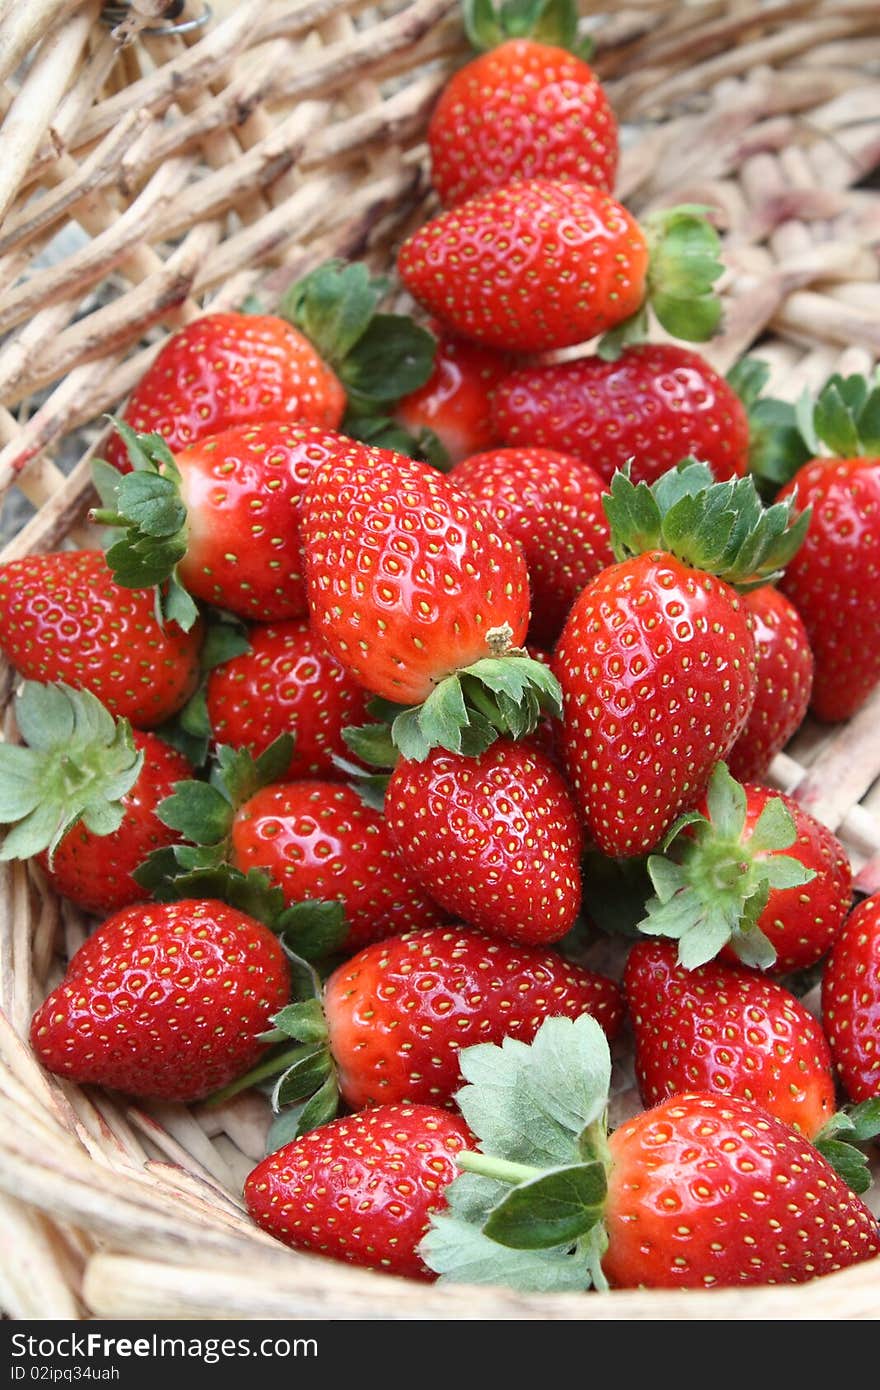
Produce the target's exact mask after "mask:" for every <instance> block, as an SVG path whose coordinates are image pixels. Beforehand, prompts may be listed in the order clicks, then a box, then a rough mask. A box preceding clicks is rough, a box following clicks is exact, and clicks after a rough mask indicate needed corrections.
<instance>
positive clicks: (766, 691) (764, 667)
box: [727, 584, 813, 782]
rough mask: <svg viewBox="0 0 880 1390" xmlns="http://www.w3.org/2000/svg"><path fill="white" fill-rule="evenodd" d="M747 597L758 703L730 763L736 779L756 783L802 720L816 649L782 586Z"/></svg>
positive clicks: (808, 697) (730, 757) (735, 746)
mask: <svg viewBox="0 0 880 1390" xmlns="http://www.w3.org/2000/svg"><path fill="white" fill-rule="evenodd" d="M743 602H744V603H745V606H746V608H747V609H748V611H749V612H750V613H751V616H752V625H753V626H752V636H753V637H754V639H755V657H756V661H757V671H756V690H755V703H754V705H753V706H752V712H751V714H750V715H749V717H748V719H747V720H746V725H745V728H744V729H743V731H742V733H741V734H740V736H739V738H738V739H737V741H736V743H735V744H734V745H733V747H732V748H731V750H730V753H729V754H728V757H727V763H728V766H729V768H730V771H731V772H732V773H733V776H734V777H736V778H737V780H738V781H740V782H756V781H759V780H760V779H762V778H763V777H764V774H765V773H766V771H767V769H768V768H769V766H770V764H771V762H772V761H773V759H774V758H775V756H776V754H777V753H778V752H779V751H780V750H781V749H783V748H784V747H785V745H786V744H787V743H788V740H789V739H790V738H791V736H792V734H794V733H795V731H796V730H797V729H799V728H800V726H801V724H802V722H803V719H804V715H805V714H806V712H807V706H808V704H809V703H810V691H811V690H812V688H813V653H812V652H811V650H810V644H809V642H808V641H807V634H806V631H805V629H804V625H803V623H802V622H801V619H800V617H799V615H798V611H797V609H796V608H795V607H794V604H792V603H791V602H790V600H789V599H787V598H786V597H785V595H784V594H781V593H780V592H779V590H778V589H774V588H773V587H772V585H769V584H765V585H763V586H762V588H760V589H752V591H751V592H750V593H747V594H744V595H743Z"/></svg>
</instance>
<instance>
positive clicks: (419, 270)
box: [397, 179, 720, 352]
mask: <svg viewBox="0 0 880 1390" xmlns="http://www.w3.org/2000/svg"><path fill="white" fill-rule="evenodd" d="M716 251H717V237H716V236H715V234H714V232H712V231H711V230H710V229H709V227H708V224H706V223H705V222H704V221H702V220H701V219H700V218H699V217H697V216H696V215H695V214H693V213H692V212H689V211H685V210H683V209H672V210H668V211H664V212H662V213H659V214H656V215H655V217H654V219H653V220H652V221H650V222H649V223H648V224H646V227H645V229H644V230H643V229H642V228H640V227H639V225H638V223H637V222H636V221H635V220H634V219H633V218H632V217H631V216H630V214H629V213H628V212H627V211H626V209H625V208H623V207H621V205H620V204H619V203H616V202H615V201H614V200H613V198H610V197H609V196H608V194H607V193H603V192H601V190H599V189H596V188H591V187H590V186H589V185H588V184H583V183H571V182H568V183H566V182H563V181H559V180H553V179H528V180H525V181H523V182H521V183H515V184H512V185H510V186H509V187H507V188H499V189H494V190H492V191H491V192H489V193H482V194H480V195H478V196H477V197H475V198H471V199H470V200H469V201H468V202H466V203H462V204H461V205H460V206H458V207H455V208H453V209H451V210H450V211H448V212H444V213H441V214H440V216H438V217H435V218H434V219H433V220H432V221H430V222H428V223H426V224H425V225H424V226H423V227H421V228H419V230H418V231H416V232H414V233H413V235H412V236H411V237H410V238H409V239H408V240H407V241H406V242H404V244H403V246H402V248H401V251H400V254H399V256H398V262H397V267H398V271H399V273H400V276H401V279H402V280H403V282H404V284H405V285H406V287H407V289H408V290H409V291H410V293H411V294H412V295H413V296H414V297H415V298H416V299H417V300H418V301H419V303H420V304H422V305H423V306H424V308H426V309H427V310H428V311H429V312H430V313H432V314H434V315H436V317H437V318H438V319H439V320H440V321H441V323H442V324H444V325H445V326H446V327H447V328H448V329H450V330H451V331H453V332H455V333H460V334H461V335H462V336H463V337H466V338H473V339H475V340H476V341H477V342H479V343H484V344H485V345H486V346H488V347H495V348H501V349H502V350H504V351H508V352H510V351H513V352H517V351H520V352H541V351H545V350H548V349H554V348H563V347H570V346H572V345H573V344H575V343H582V342H586V341H587V339H589V338H593V337H595V336H596V334H597V333H604V332H606V331H607V330H609V329H612V328H619V329H620V332H621V333H623V332H624V330H623V327H622V325H623V324H624V321H629V320H631V319H632V318H633V316H638V325H637V327H638V331H641V329H642V327H643V326H644V315H643V314H642V310H643V309H644V307H645V304H646V302H647V300H648V299H650V301H651V303H652V304H653V305H654V308H655V312H656V313H657V315H658V317H659V318H660V321H661V322H662V323H663V325H664V327H666V328H668V329H669V331H670V332H672V333H674V334H678V335H679V336H682V337H688V338H690V339H692V340H697V341H699V340H700V339H703V338H707V337H710V336H711V334H712V332H713V331H714V329H715V327H716V324H717V322H718V317H719V312H720V310H719V306H718V302H717V301H716V300H715V299H714V298H713V296H712V295H711V293H710V290H711V285H712V283H713V281H714V280H715V279H717V277H718V275H719V274H720V265H719V262H718V261H717V259H716ZM670 290H671V291H672V292H671V293H670ZM632 327H633V328H635V327H636V325H632Z"/></svg>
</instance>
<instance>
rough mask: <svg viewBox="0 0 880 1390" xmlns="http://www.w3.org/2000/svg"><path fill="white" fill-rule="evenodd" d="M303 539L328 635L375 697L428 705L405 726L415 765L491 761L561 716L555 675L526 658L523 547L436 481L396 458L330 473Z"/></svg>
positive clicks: (324, 470) (314, 603)
mask: <svg viewBox="0 0 880 1390" xmlns="http://www.w3.org/2000/svg"><path fill="white" fill-rule="evenodd" d="M302 534H303V544H304V547H305V552H306V568H307V580H308V590H309V605H310V608H311V613H312V623H313V625H314V627H315V629H316V631H317V632H318V633H319V634H320V636H321V637H322V638H323V639H324V640H325V642H326V643H327V646H328V647H329V649H330V650H331V652H332V653H333V655H334V656H335V657H336V658H337V660H338V661H339V662H340V663H341V664H342V665H343V666H344V667H345V669H346V670H347V671H348V672H349V673H350V674H351V675H352V676H353V677H354V678H355V680H357V681H359V682H360V683H361V684H362V685H364V686H366V688H367V689H368V690H371V691H372V692H373V693H374V694H377V695H381V696H383V697H384V698H385V699H386V700H389V701H393V702H395V704H397V705H404V704H409V705H417V706H418V708H416V709H412V710H408V711H404V712H402V713H401V714H400V715H399V716H398V717H397V718H396V719H395V722H394V725H393V730H392V731H393V734H394V738H395V742H396V743H397V744H398V746H399V748H400V749H401V751H402V752H403V754H404V756H406V757H415V758H420V757H425V756H426V754H427V752H428V750H429V749H430V748H431V747H434V746H437V745H441V746H443V747H445V748H448V749H449V750H450V751H451V752H459V751H467V752H472V751H479V750H480V749H481V748H485V747H487V746H488V744H489V743H490V742H492V740H493V739H494V738H496V737H497V736H498V734H499V732H511V733H513V734H514V735H515V736H521V735H523V734H526V733H529V732H531V730H532V729H533V728H534V727H535V724H536V723H537V720H538V717H539V714H540V709H541V707H542V705H543V706H547V707H554V708H555V707H556V698H557V691H556V687H555V681H554V680H553V677H552V675H551V674H550V672H549V671H547V670H546V668H544V667H542V666H540V665H539V664H538V663H536V662H533V661H531V660H530V658H528V657H527V656H526V655H525V654H524V653H523V652H521V651H520V650H518V646H519V644H520V643H521V642H522V640H523V638H524V637H525V634H526V628H527V627H528V619H529V589H528V575H527V572H526V564H525V560H524V558H523V554H522V551H521V549H520V547H519V546H518V545H517V543H516V542H515V541H512V540H511V539H510V538H509V537H508V536H506V535H504V534H503V533H502V532H501V531H500V530H498V529H497V528H496V527H495V526H494V524H493V523H492V521H491V520H490V518H489V516H488V515H487V514H486V512H484V511H483V509H482V508H481V507H479V506H477V505H476V504H474V503H473V502H471V501H470V500H469V499H468V498H466V497H465V495H464V494H463V493H462V492H459V490H458V489H457V488H455V487H453V486H452V485H451V484H450V483H449V482H448V481H447V479H446V478H444V477H442V476H441V475H440V474H438V473H437V471H436V470H435V469H432V468H429V467H427V466H426V465H425V464H421V463H417V462H415V461H414V460H412V459H408V458H404V457H403V456H402V455H399V454H397V455H395V454H390V453H385V454H384V455H383V456H382V458H381V459H379V460H378V461H373V460H372V459H371V460H370V463H369V465H368V466H355V465H353V464H351V463H348V464H333V463H328V464H327V465H325V466H323V467H320V468H318V469H317V471H316V472H315V474H314V476H313V478H312V482H311V484H310V485H309V487H308V489H307V491H306V494H305V498H304V502H303V522H302ZM465 677H467V678H468V681H467V683H466V684H462V682H463V681H464V678H465ZM428 697H430V698H428ZM466 697H468V698H466ZM422 702H424V703H422ZM465 736H466V738H465Z"/></svg>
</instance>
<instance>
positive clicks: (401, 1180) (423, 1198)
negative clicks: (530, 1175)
mask: <svg viewBox="0 0 880 1390" xmlns="http://www.w3.org/2000/svg"><path fill="white" fill-rule="evenodd" d="M470 1138H471V1136H470V1133H469V1131H468V1128H467V1126H466V1125H465V1124H464V1122H463V1121H462V1120H460V1119H459V1118H458V1116H457V1115H451V1114H450V1113H449V1111H448V1110H438V1109H436V1108H435V1107H434V1106H432V1105H380V1106H378V1107H377V1108H376V1109H375V1110H367V1111H364V1112H363V1114H360V1115H349V1116H346V1117H345V1118H344V1119H339V1120H332V1121H331V1122H330V1123H329V1124H327V1125H323V1126H322V1127H321V1128H320V1129H316V1130H313V1131H312V1132H311V1133H310V1134H304V1135H303V1136H302V1137H301V1138H299V1139H296V1140H295V1141H294V1142H293V1143H291V1144H285V1145H284V1147H283V1148H281V1149H278V1150H277V1152H275V1153H270V1154H269V1155H268V1157H266V1158H264V1159H263V1161H262V1163H258V1164H257V1166H256V1168H255V1169H254V1170H253V1172H252V1173H251V1174H250V1175H249V1177H248V1179H247V1181H246V1182H245V1185H244V1199H245V1202H246V1204H247V1209H248V1212H249V1213H250V1215H251V1216H252V1217H253V1219H254V1221H256V1222H257V1224H258V1225H259V1226H262V1228H263V1230H264V1231H268V1232H269V1234H270V1235H273V1236H275V1237H276V1239H277V1240H281V1241H283V1242H284V1244H285V1245H292V1246H293V1248H294V1249H295V1250H313V1251H314V1252H315V1253H316V1254H319V1255H330V1256H331V1257H332V1258H334V1259H337V1260H345V1261H346V1262H347V1263H349V1264H355V1265H363V1266H365V1267H366V1268H367V1269H378V1270H382V1271H384V1272H385V1273H388V1274H402V1275H406V1276H408V1277H409V1278H410V1279H429V1278H431V1277H432V1275H431V1273H430V1271H429V1270H428V1269H427V1267H426V1266H425V1264H424V1263H423V1261H422V1260H421V1258H420V1257H419V1253H418V1246H419V1242H420V1240H421V1239H422V1237H423V1236H424V1234H425V1232H426V1231H427V1229H428V1226H429V1224H430V1218H431V1214H432V1212H435V1211H442V1210H443V1206H444V1200H443V1191H444V1188H445V1187H446V1186H447V1185H448V1184H449V1183H450V1182H451V1181H452V1179H453V1178H454V1177H456V1175H457V1171H458V1170H457V1169H456V1166H455V1155H456V1154H459V1153H461V1152H462V1150H463V1149H466V1148H467V1146H468V1143H469V1142H470Z"/></svg>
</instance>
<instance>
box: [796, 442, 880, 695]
mask: <svg viewBox="0 0 880 1390" xmlns="http://www.w3.org/2000/svg"><path fill="white" fill-rule="evenodd" d="M779 495H780V497H794V496H796V497H797V504H798V506H799V507H800V506H803V507H806V506H810V507H811V508H812V516H811V518H810V528H809V530H808V532H807V538H806V540H805V541H804V544H803V546H802V548H801V551H800V554H799V555H797V556H796V557H795V559H794V560H793V561H792V563H791V565H790V566H789V569H788V571H787V572H786V575H785V578H784V580H783V581H782V588H783V590H784V592H785V594H786V595H787V596H788V598H790V599H791V601H792V603H793V604H794V605H795V607H796V608H797V610H798V612H799V614H800V616H801V617H802V618H803V621H804V627H805V628H806V632H807V637H808V638H809V642H810V647H811V648H812V651H813V656H814V657H815V661H816V672H815V679H814V681H813V694H812V702H811V708H812V710H813V713H814V714H815V715H816V716H817V717H818V718H819V719H826V720H837V719H849V718H850V716H851V715H853V714H855V712H856V710H858V709H860V708H861V706H862V705H863V704H864V703H865V701H866V700H867V699H868V697H869V695H870V694H871V693H872V691H873V690H874V689H875V687H876V686H877V682H878V681H880V635H878V634H880V629H878V624H877V615H876V611H875V607H874V606H873V605H872V604H871V603H869V602H867V601H866V595H869V594H875V593H876V592H877V584H878V577H880V457H874V458H838V459H814V460H813V461H812V462H811V463H807V464H805V465H804V466H803V468H801V469H799V470H798V472H797V473H796V474H795V476H794V478H793V479H792V481H791V482H790V483H789V484H788V486H787V487H785V488H783V490H782V492H781V493H780V494H779Z"/></svg>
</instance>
